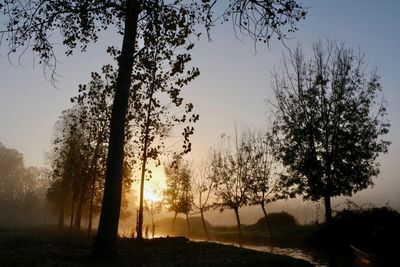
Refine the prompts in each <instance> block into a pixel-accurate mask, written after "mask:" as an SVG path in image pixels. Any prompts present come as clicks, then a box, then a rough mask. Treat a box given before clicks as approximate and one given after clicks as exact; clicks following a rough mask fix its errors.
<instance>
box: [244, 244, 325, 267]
mask: <svg viewBox="0 0 400 267" xmlns="http://www.w3.org/2000/svg"><path fill="white" fill-rule="evenodd" d="M241 247H243V248H248V249H253V250H257V251H263V252H269V253H274V254H281V255H287V256H290V257H293V258H297V259H302V260H306V261H308V262H310V263H312V264H313V265H315V266H316V267H328V266H329V265H328V263H327V261H326V260H324V259H322V258H321V257H318V256H317V255H314V254H313V253H312V252H309V251H304V250H301V249H297V248H281V247H271V246H251V245H243V246H241Z"/></svg>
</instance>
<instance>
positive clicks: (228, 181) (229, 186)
mask: <svg viewBox="0 0 400 267" xmlns="http://www.w3.org/2000/svg"><path fill="white" fill-rule="evenodd" d="M238 134H240V136H238ZM247 134H248V132H245V131H243V132H241V133H238V132H237V129H235V138H234V140H233V143H234V144H233V147H232V146H231V145H230V144H229V142H227V144H226V145H225V147H221V148H220V149H219V150H215V151H214V153H213V156H212V181H213V186H214V194H215V196H216V197H217V200H218V202H217V203H215V204H214V205H215V207H218V208H220V210H221V212H222V211H223V210H224V209H226V208H227V209H232V210H233V211H234V212H235V215H236V221H237V227H238V233H239V237H241V236H242V228H241V224H240V216H239V209H240V208H241V207H242V206H245V205H246V204H247V203H248V201H249V193H250V188H251V175H252V171H253V166H252V165H253V164H254V162H253V161H252V160H251V157H252V154H251V147H250V145H249V143H247V142H246V135H247ZM223 138H224V137H223Z"/></svg>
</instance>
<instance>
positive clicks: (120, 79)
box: [0, 0, 306, 256]
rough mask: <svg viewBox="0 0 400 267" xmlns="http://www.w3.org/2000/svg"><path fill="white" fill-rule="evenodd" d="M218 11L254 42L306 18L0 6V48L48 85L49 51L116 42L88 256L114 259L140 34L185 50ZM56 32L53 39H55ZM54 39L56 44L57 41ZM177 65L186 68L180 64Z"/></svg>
mask: <svg viewBox="0 0 400 267" xmlns="http://www.w3.org/2000/svg"><path fill="white" fill-rule="evenodd" d="M221 2H222V3H223V4H221V5H222V6H220V7H221V9H220V10H224V11H223V13H222V15H221V16H220V14H218V16H217V17H220V18H222V19H223V21H227V20H229V19H231V20H232V21H233V24H234V25H235V27H236V29H238V30H239V31H241V32H243V33H245V34H248V35H250V37H251V38H253V39H254V40H257V41H258V40H260V41H264V42H268V40H269V39H270V38H271V36H272V35H274V34H276V35H277V36H278V38H279V39H281V38H285V36H286V34H285V31H284V29H286V30H287V31H289V32H292V31H294V30H296V23H297V22H298V21H299V20H300V19H302V18H304V17H305V15H306V12H305V10H304V8H303V7H302V6H300V5H299V4H297V2H296V1H294V0H284V1H248V0H240V1H218V0H214V1H210V0H201V1H200V0H199V1H197V0H193V1H186V0H177V1H176V0H174V1H160V0H126V1H120V0H115V1H110V0H102V1H78V0H73V1H56V2H54V1H35V0H30V1H25V2H21V1H14V0H11V1H9V0H7V1H2V2H0V11H1V12H2V13H4V14H6V16H7V21H6V25H5V27H4V28H1V29H0V34H1V35H2V38H0V42H3V41H4V42H5V43H6V44H7V45H8V47H9V48H10V54H12V53H16V52H21V51H22V52H21V53H24V51H26V50H27V49H32V50H33V52H34V53H35V54H36V55H37V56H38V57H39V59H40V63H41V64H44V66H45V69H46V70H50V73H51V77H54V76H53V75H54V73H55V72H54V71H55V65H56V63H57V60H56V54H55V51H56V50H55V49H54V44H59V43H62V44H63V45H65V46H66V48H67V50H66V54H67V55H71V54H72V53H73V51H74V50H76V48H77V47H80V49H81V50H82V51H85V50H86V48H87V45H88V44H90V43H92V42H96V41H98V40H99V38H100V35H99V33H100V32H102V31H104V30H106V29H109V28H113V29H114V30H115V31H116V32H118V33H120V34H121V35H122V36H123V38H122V39H123V41H122V47H121V51H120V53H118V70H117V75H116V77H117V78H116V82H115V94H114V95H113V106H112V110H111V114H112V115H111V119H110V124H109V129H110V134H109V141H108V152H107V161H106V166H107V167H106V174H105V176H106V178H105V184H104V194H103V204H102V210H101V216H100V223H99V228H98V234H97V239H96V243H95V248H94V251H95V254H97V255H101V256H104V255H106V254H114V253H115V250H116V238H117V232H118V221H119V214H120V212H119V211H120V206H121V205H120V204H121V192H122V181H123V179H122V174H123V171H122V170H123V166H124V151H125V149H124V144H125V140H126V139H125V136H126V133H125V130H126V127H125V126H126V123H125V121H126V117H127V114H128V110H129V108H128V107H129V105H128V102H129V101H128V99H129V97H128V96H129V95H130V94H131V93H133V94H136V92H137V87H135V86H131V85H132V81H136V80H137V79H139V81H140V77H135V76H134V77H133V79H132V74H133V71H134V69H135V68H136V66H137V61H136V55H137V53H139V52H140V51H142V50H143V49H146V45H147V41H148V40H149V39H147V34H148V33H151V32H153V31H154V29H158V33H161V35H160V36H161V38H162V39H163V40H164V41H167V42H169V41H170V40H172V39H175V38H177V39H175V40H177V42H176V41H174V42H173V43H172V44H174V45H175V44H177V45H180V44H184V43H185V42H187V41H188V38H189V37H190V36H194V35H195V26H196V25H198V24H203V25H205V27H206V29H207V30H209V29H210V27H211V26H213V24H214V19H213V11H214V8H215V6H219V4H220V3H221ZM54 32H57V34H54ZM3 34H4V35H5V36H4V38H3ZM57 38H59V39H61V40H56V39H57ZM179 63H185V60H184V58H183V59H181V60H180V61H179V62H178V63H177V64H174V67H179V66H180V64H179Z"/></svg>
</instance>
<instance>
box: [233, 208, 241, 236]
mask: <svg viewBox="0 0 400 267" xmlns="http://www.w3.org/2000/svg"><path fill="white" fill-rule="evenodd" d="M233 210H234V211H235V215H236V222H237V227H238V233H239V238H242V226H241V224H240V217H239V208H234V209H233Z"/></svg>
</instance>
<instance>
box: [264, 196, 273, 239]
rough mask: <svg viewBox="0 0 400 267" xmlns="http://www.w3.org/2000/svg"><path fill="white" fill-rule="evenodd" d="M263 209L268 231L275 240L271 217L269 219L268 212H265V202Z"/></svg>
mask: <svg viewBox="0 0 400 267" xmlns="http://www.w3.org/2000/svg"><path fill="white" fill-rule="evenodd" d="M261 208H262V211H263V213H264V218H265V222H266V223H267V227H268V230H269V235H270V236H271V238H272V239H273V238H274V235H273V234H272V227H271V222H270V221H269V217H268V214H267V211H266V210H265V204H264V201H263V202H261Z"/></svg>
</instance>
